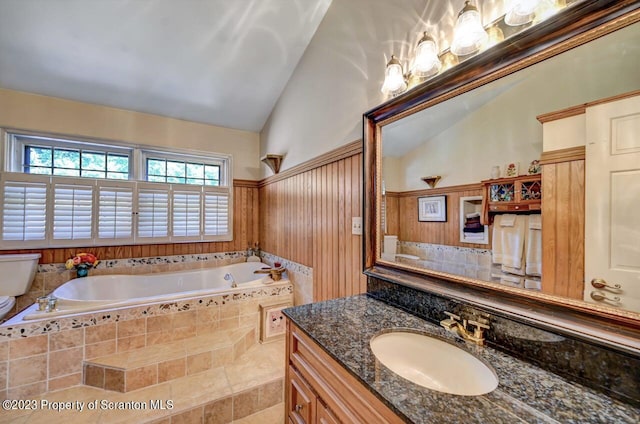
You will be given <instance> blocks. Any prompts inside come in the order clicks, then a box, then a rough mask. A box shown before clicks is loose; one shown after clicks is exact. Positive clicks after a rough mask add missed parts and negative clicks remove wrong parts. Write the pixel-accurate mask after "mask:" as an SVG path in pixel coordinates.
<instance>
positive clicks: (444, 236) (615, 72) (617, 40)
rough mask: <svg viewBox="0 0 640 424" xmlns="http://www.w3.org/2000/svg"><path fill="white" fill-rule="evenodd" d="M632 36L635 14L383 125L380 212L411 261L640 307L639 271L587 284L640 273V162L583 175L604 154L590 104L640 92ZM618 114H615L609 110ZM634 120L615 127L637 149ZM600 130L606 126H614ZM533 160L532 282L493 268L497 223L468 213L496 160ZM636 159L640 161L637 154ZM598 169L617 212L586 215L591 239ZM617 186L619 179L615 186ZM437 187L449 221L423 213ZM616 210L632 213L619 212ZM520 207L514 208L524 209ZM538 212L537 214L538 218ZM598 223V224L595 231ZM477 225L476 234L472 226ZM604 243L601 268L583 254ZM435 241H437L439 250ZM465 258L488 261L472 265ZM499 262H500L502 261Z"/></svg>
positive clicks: (639, 27)
mask: <svg viewBox="0 0 640 424" xmlns="http://www.w3.org/2000/svg"><path fill="white" fill-rule="evenodd" d="M639 45H640V23H635V24H631V25H628V26H626V27H623V28H621V29H618V30H616V31H614V32H612V33H610V34H607V35H605V36H602V37H600V38H596V39H594V40H592V41H590V42H588V43H586V44H583V45H580V46H578V47H576V48H573V49H570V50H568V51H566V52H564V53H562V54H560V55H557V56H554V57H552V58H549V59H547V60H544V61H542V62H539V63H537V64H534V65H532V66H529V67H526V68H524V69H521V70H519V71H518V72H515V73H512V74H510V75H506V76H503V77H502V78H500V79H497V80H495V81H493V82H491V83H488V84H485V85H482V86H480V87H478V88H475V89H474V90H471V91H468V92H466V93H464V94H461V95H459V96H456V97H454V98H451V99H449V100H447V101H444V102H441V103H438V104H435V105H434V106H431V107H428V108H426V109H423V110H421V111H419V112H416V113H413V114H410V115H408V116H405V117H403V118H402V119H398V120H392V122H391V123H389V124H387V125H384V126H382V132H381V134H382V135H381V140H382V142H381V143H382V144H381V149H380V151H381V152H382V158H381V160H380V161H379V162H380V163H381V167H382V169H381V171H380V173H379V175H380V178H381V179H382V180H384V181H385V188H386V190H385V194H384V202H385V205H386V206H385V208H384V213H385V217H384V218H382V219H383V220H384V222H386V225H387V228H386V234H394V235H397V236H398V243H397V247H398V252H399V253H407V254H412V255H415V256H418V257H419V260H417V261H414V262H413V263H412V264H411V266H412V267H423V268H424V269H427V270H436V271H441V272H447V273H449V274H453V275H458V276H462V277H465V278H471V279H477V280H483V281H488V282H497V283H500V282H502V283H503V284H506V285H510V286H515V287H520V288H522V289H525V288H530V289H534V290H536V291H539V292H541V293H543V294H545V295H552V296H561V297H563V298H567V299H572V300H575V301H583V300H584V301H588V302H599V303H601V304H602V303H604V304H607V305H608V306H611V307H615V308H620V309H625V310H632V311H640V279H639V278H637V275H638V274H633V275H634V276H635V280H634V279H633V278H632V279H631V280H632V281H627V280H625V283H624V284H622V288H621V289H616V290H615V293H613V292H612V291H610V290H609V289H608V288H606V287H605V288H604V289H598V291H599V292H603V293H604V294H605V299H604V300H597V301H596V300H593V298H592V296H590V294H591V292H592V291H593V290H596V289H595V288H594V287H591V285H590V283H589V282H590V281H591V279H593V278H605V277H603V275H609V276H610V277H609V278H613V279H616V278H621V277H620V274H621V273H622V274H625V273H626V274H630V273H637V272H640V251H639V250H638V249H637V246H640V233H639V232H638V231H637V229H638V228H639V227H640V221H639V219H640V218H638V217H640V213H638V211H640V195H638V193H639V192H640V180H638V178H637V177H634V175H638V172H639V170H638V169H637V168H633V166H631V165H627V164H626V163H625V164H614V165H612V169H614V168H615V170H614V171H612V172H614V173H615V175H616V177H613V176H612V175H614V174H607V175H604V176H601V177H594V178H591V179H590V178H589V175H591V173H592V171H595V170H596V169H598V167H599V166H600V164H601V163H602V160H604V159H602V160H601V159H596V156H593V157H594V159H592V156H591V154H590V153H589V149H591V146H590V144H589V143H591V141H590V140H592V135H591V134H589V131H591V130H592V128H594V127H598V125H599V124H597V123H594V122H593V121H592V120H593V119H598V116H600V115H601V114H600V113H593V112H592V109H591V108H592V107H593V108H597V107H598V106H596V105H598V104H601V103H610V102H614V101H619V100H620V99H621V98H629V97H633V96H635V95H637V96H640V91H638V88H639V87H640V85H639V82H640V80H639V79H638V72H637V70H638V69H640V49H638V48H637V46H639ZM638 98H640V97H638ZM636 103H640V102H636ZM576 106H577V107H576ZM613 113H614V114H615V113H617V112H613ZM635 114H640V110H635V111H633V110H631V111H630V110H628V109H625V112H624V116H626V117H628V116H631V115H633V116H636V115H635ZM619 116H622V115H620V114H617V115H616V117H619ZM637 116H640V115H637ZM610 118H611V117H607V118H603V119H605V120H607V119H610ZM616 119H617V118H616ZM638 122H640V119H639V120H637V121H636V120H630V119H626V120H619V122H618V124H619V125H618V127H617V130H616V131H618V132H619V133H620V134H622V133H621V131H625V133H624V134H623V135H621V136H620V137H618V138H617V142H618V145H617V148H618V149H619V150H625V149H626V151H631V150H633V151H634V152H638V151H640V146H639V145H638V144H637V139H638V137H637V134H638V132H640V124H639V123H638ZM598 128H599V127H598ZM602 131H604V132H605V133H606V132H607V131H608V132H609V133H611V131H613V130H610V129H604V130H602ZM630 134H631V135H633V134H635V135H636V137H635V138H634V137H632V136H631V135H630ZM633 140H636V141H635V142H634V141H633ZM594 143H595V141H594ZM585 146H586V151H587V154H586V156H585ZM611 146H612V144H611V143H607V142H605V143H604V144H602V146H601V147H598V149H599V151H600V150H601V151H611ZM614 147H615V146H614ZM594 149H595V147H594ZM614 156H615V155H614ZM618 156H620V155H618ZM634 157H635V156H634ZM585 158H586V159H585ZM533 160H540V163H541V164H542V209H541V211H535V212H534V213H537V214H541V216H542V219H541V232H542V237H541V240H540V243H541V244H542V246H541V253H540V261H541V273H542V278H541V281H540V279H539V278H533V279H530V281H529V282H528V283H527V277H530V276H529V275H528V274H525V275H517V273H515V274H514V275H513V278H512V279H511V280H509V279H504V278H497V277H496V276H495V275H493V276H492V272H493V271H494V269H495V267H496V265H497V264H496V263H494V262H495V252H494V250H495V248H496V243H495V240H493V235H494V234H495V225H496V224H495V223H493V224H491V222H482V231H480V230H479V228H481V227H480V224H476V222H475V220H474V219H473V218H474V216H475V213H479V214H480V215H482V214H483V213H484V212H485V211H486V210H483V206H482V203H483V202H482V199H483V197H482V196H483V193H484V191H483V184H482V182H483V181H486V180H489V179H490V178H491V173H492V167H494V166H496V165H497V166H500V168H501V169H502V168H503V167H504V165H505V164H509V163H519V164H520V165H521V166H520V169H519V174H520V175H523V174H525V175H526V174H527V172H528V164H529V163H531V162H532V161H533ZM607 160H608V159H607ZM628 163H629V164H630V163H632V160H631V159H629V160H628ZM637 163H640V161H638V160H636V164H637ZM616 167H617V168H616ZM585 169H586V175H587V178H586V185H585ZM621 173H622V174H621ZM623 174H624V177H622V176H621V175H623ZM423 175H440V176H442V179H441V180H440V182H439V183H438V187H437V188H434V189H425V188H424V183H423V182H422V181H421V180H420V177H421V176H423ZM594 180H598V181H600V183H601V185H604V186H607V187H611V190H612V191H611V193H610V194H607V196H609V199H610V200H611V205H612V209H611V210H612V216H613V217H615V219H616V220H617V221H616V225H615V226H613V227H611V226H609V225H607V222H611V220H608V221H607V220H604V221H603V220H602V219H604V218H602V214H600V215H599V216H596V217H594V218H592V219H591V220H590V219H589V218H587V223H586V228H587V237H592V238H591V239H590V240H587V243H585V230H584V228H585V215H586V216H587V217H588V216H589V215H588V214H587V212H586V210H590V209H593V208H594V206H595V203H596V202H601V200H598V199H596V197H595V195H590V194H589V193H591V190H592V187H591V185H592V184H594V183H593V181H594ZM621 187H624V190H622V191H621V189H620V188H621ZM596 191H597V192H600V193H602V191H603V190H602V189H601V188H598V189H596ZM607 193H609V192H607ZM625 193H626V194H625ZM630 193H636V195H635V196H632V195H629V194H630ZM623 194H624V196H623ZM432 195H446V196H447V199H448V200H447V202H448V205H447V215H448V217H447V220H446V222H419V220H418V217H417V198H418V197H421V196H432ZM585 196H586V203H585ZM486 200H487V199H486V195H485V199H484V201H485V202H486ZM484 207H486V206H484ZM597 210H600V208H598V209H597ZM623 210H624V211H633V212H634V213H628V212H624V213H623ZM496 213H499V211H497V212H496V211H490V212H489V213H488V214H487V216H489V215H491V216H492V217H493V216H496V215H495V214H496ZM515 214H516V216H521V214H520V213H519V211H516V212H515ZM538 216H540V215H538ZM467 219H470V222H469V225H465V223H466V220H467ZM596 219H600V220H599V221H597V220H596ZM534 221H535V222H540V221H538V220H537V218H534ZM489 224H491V226H490V227H489V226H488V225H489ZM484 225H487V227H486V228H485V227H484ZM526 225H530V224H526ZM533 225H538V224H535V223H534V224H533ZM603 226H605V227H606V228H603ZM472 228H474V229H473V230H471V229H472ZM594 228H597V229H600V230H603V231H604V232H603V231H601V232H600V233H598V235H590V234H591V231H590V230H592V229H594ZM468 230H471V231H468ZM473 232H476V233H475V234H482V236H480V235H472V234H473ZM381 234H384V232H381ZM603 237H604V238H603ZM611 243H613V248H612V249H611V250H610V251H607V252H605V253H595V255H596V256H598V257H600V258H601V259H603V260H602V261H600V262H602V263H603V265H602V266H600V268H596V267H598V266H599V265H597V261H595V260H593V261H592V260H590V259H589V255H590V254H591V253H589V252H590V247H591V245H610V244H611ZM516 245H517V247H516V249H520V250H518V251H517V252H515V251H514V252H510V254H511V255H513V256H518V255H521V254H522V253H521V252H522V249H526V240H522V241H519V242H518V243H516ZM503 248H504V246H503ZM509 248H511V247H509ZM585 251H586V252H587V273H586V274H585V258H584V255H585ZM437 252H440V253H439V255H440V256H439V257H438V256H436V255H437ZM430 255H431V256H430ZM487 258H488V259H487ZM378 259H380V258H378ZM610 259H611V260H610ZM447 261H450V262H452V263H457V268H456V267H455V266H453V267H452V266H449V267H446V266H444V265H443V264H444V263H445V262H447ZM487 261H489V263H487ZM612 261H613V262H612ZM607 263H609V264H610V263H614V264H617V265H615V267H617V268H618V270H617V271H616V272H614V271H611V270H610V269H609V268H611V266H608V265H607ZM470 265H475V269H476V270H478V269H483V271H475V272H474V273H470V272H469V269H470V268H471V266H470ZM481 265H484V266H485V268H482V266H481ZM487 265H488V268H486V266H487ZM501 268H502V271H504V266H502V267H501ZM592 268H594V269H592ZM486 269H489V272H488V273H487V272H484V271H485V270H486ZM456 270H457V271H456ZM507 274H508V275H511V274H509V273H507ZM605 279H606V278H605ZM615 282H616V281H611V283H615ZM632 286H633V287H632ZM636 286H637V287H636ZM596 297H598V296H596ZM614 297H619V298H620V301H619V302H616V301H608V300H606V299H607V298H610V299H613V298H614Z"/></svg>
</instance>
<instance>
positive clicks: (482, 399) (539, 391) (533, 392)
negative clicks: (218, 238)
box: [284, 295, 640, 424]
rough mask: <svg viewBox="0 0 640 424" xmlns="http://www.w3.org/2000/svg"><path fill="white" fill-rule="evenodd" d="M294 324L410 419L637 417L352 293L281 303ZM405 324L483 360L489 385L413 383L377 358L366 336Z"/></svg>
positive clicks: (629, 409)
mask: <svg viewBox="0 0 640 424" xmlns="http://www.w3.org/2000/svg"><path fill="white" fill-rule="evenodd" d="M284 313H285V315H286V316H287V317H289V318H290V319H291V320H292V321H293V322H294V323H295V324H296V325H298V326H299V327H300V328H301V329H302V330H303V331H304V332H305V333H306V334H308V335H309V336H310V337H311V338H312V339H313V340H315V341H316V342H317V343H318V344H319V345H320V346H321V347H322V348H323V349H324V350H325V351H326V352H327V353H328V354H329V355H331V356H332V357H333V358H334V359H335V360H336V361H338V363H340V364H341V365H342V366H343V367H344V368H345V369H347V371H349V372H350V373H351V374H352V375H353V376H355V377H356V378H357V379H358V380H360V381H361V382H362V384H363V385H364V386H365V387H366V388H367V389H369V390H370V391H371V392H372V393H373V394H375V395H376V396H377V397H378V398H379V399H380V400H382V401H383V402H384V403H385V404H386V405H388V406H389V407H390V408H391V409H392V410H393V411H395V412H396V413H397V414H398V415H399V416H400V417H402V418H403V419H404V420H405V421H407V422H412V423H465V424H466V423H483V424H489V423H509V424H511V423H524V422H526V423H557V422H561V423H634V424H635V423H638V422H640V409H638V408H635V407H633V406H630V405H627V404H625V403H622V402H620V401H617V400H615V399H612V398H610V397H608V396H606V395H603V394H601V393H599V392H596V391H594V390H591V389H589V388H586V387H584V386H581V385H579V384H575V383H571V382H569V381H567V380H565V379H563V378H561V377H559V376H557V375H556V374H553V373H550V372H547V371H545V370H543V369H540V368H538V367H536V366H534V365H531V364H529V363H527V362H524V361H521V360H518V359H516V358H513V357H511V356H509V355H506V354H504V353H502V352H499V351H497V350H495V349H493V348H491V347H478V346H475V345H473V344H471V343H468V342H465V341H463V340H460V339H459V338H457V337H455V336H453V335H451V334H449V333H447V332H446V331H445V330H444V329H442V328H440V327H438V326H435V325H433V324H431V323H429V322H427V321H424V320H422V319H420V318H418V317H416V316H413V315H411V314H409V313H407V312H404V311H402V310H400V309H397V308H395V307H393V306H390V305H387V304H385V303H383V302H380V301H378V300H375V299H373V298H370V297H368V296H366V295H358V296H352V297H347V298H341V299H335V300H330V301H326V302H319V303H312V304H308V305H302V306H297V307H293V308H288V309H286V310H285V311H284ZM403 328H405V329H406V328H409V329H413V330H418V331H419V332H421V333H424V334H427V335H435V336H437V337H440V338H442V339H446V340H448V341H450V342H451V343H453V344H455V345H456V346H459V347H460V348H462V349H465V350H467V351H468V352H471V353H473V354H474V355H476V356H477V357H479V358H481V359H482V360H484V362H486V363H488V364H490V365H491V366H492V367H493V369H494V370H495V372H496V374H497V376H498V378H499V381H500V383H499V386H498V388H497V389H496V390H494V391H492V392H490V393H488V394H485V395H481V396H457V395H451V394H446V393H440V392H437V391H434V390H430V389H427V388H424V387H421V386H418V385H416V384H414V383H412V382H410V381H408V380H405V379H404V378H402V377H400V376H398V375H396V374H395V373H393V372H391V371H390V370H388V369H386V368H385V367H384V366H382V365H380V366H379V371H380V372H379V373H378V375H377V378H376V373H375V357H374V356H373V353H372V351H371V349H370V347H369V341H370V340H371V338H372V337H374V336H375V335H377V334H379V333H381V332H383V331H385V330H386V331H388V330H390V329H403Z"/></svg>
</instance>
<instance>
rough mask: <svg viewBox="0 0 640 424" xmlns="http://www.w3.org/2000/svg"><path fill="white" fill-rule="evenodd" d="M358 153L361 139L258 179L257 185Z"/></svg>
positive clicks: (282, 178) (266, 183) (283, 178)
mask: <svg viewBox="0 0 640 424" xmlns="http://www.w3.org/2000/svg"><path fill="white" fill-rule="evenodd" d="M359 153H362V140H356V141H353V142H351V143H348V144H345V145H344V146H341V147H338V148H337V149H334V150H331V151H329V152H327V153H324V154H322V155H320V156H317V157H315V158H313V159H310V160H308V161H306V162H302V163H301V164H299V165H296V166H294V167H291V168H289V169H287V170H285V171H282V172H280V173H279V174H275V175H272V176H270V177H266V178H264V179H262V180H260V182H259V183H258V184H259V187H264V186H266V185H268V184H272V183H275V182H277V181H282V180H286V179H287V178H290V177H293V176H294V175H297V174H302V173H304V172H307V171H311V170H312V169H316V168H320V167H321V166H324V165H327V164H330V163H332V162H337V161H339V160H341V159H345V158H348V157H351V156H355V155H357V154H359ZM285 160H286V156H285Z"/></svg>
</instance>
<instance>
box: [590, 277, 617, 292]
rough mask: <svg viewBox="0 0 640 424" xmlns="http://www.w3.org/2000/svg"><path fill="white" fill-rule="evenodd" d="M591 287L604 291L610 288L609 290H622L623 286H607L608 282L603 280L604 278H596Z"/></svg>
mask: <svg viewBox="0 0 640 424" xmlns="http://www.w3.org/2000/svg"><path fill="white" fill-rule="evenodd" d="M591 285H592V286H593V287H595V288H597V289H603V288H605V287H606V288H609V289H614V290H620V288H621V286H620V284H614V285H613V286H611V285H609V284H607V281H606V280H603V279H602V278H594V279H593V280H591Z"/></svg>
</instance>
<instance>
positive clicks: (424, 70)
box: [411, 31, 442, 78]
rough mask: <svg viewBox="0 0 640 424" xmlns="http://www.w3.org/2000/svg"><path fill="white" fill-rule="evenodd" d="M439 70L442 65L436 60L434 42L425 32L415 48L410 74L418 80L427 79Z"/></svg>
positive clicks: (436, 49) (436, 47) (436, 50)
mask: <svg viewBox="0 0 640 424" xmlns="http://www.w3.org/2000/svg"><path fill="white" fill-rule="evenodd" d="M440 68H442V63H441V62H440V59H439V58H438V46H437V45H436V41H435V40H434V39H433V37H431V36H430V35H428V34H427V32H426V31H425V32H424V33H423V35H422V38H421V39H420V41H418V45H417V46H416V55H415V59H414V60H413V66H412V68H411V73H412V74H413V75H415V76H417V77H420V78H428V77H430V76H432V75H435V74H437V73H438V72H440Z"/></svg>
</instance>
